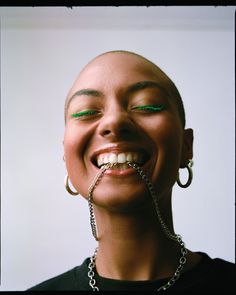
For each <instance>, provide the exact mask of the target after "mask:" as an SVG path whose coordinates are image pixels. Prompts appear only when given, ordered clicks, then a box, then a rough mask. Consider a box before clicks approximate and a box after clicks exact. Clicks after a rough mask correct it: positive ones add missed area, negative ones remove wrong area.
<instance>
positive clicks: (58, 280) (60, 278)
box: [27, 259, 88, 291]
mask: <svg viewBox="0 0 236 295" xmlns="http://www.w3.org/2000/svg"><path fill="white" fill-rule="evenodd" d="M87 260H88V259H86V260H85V261H84V262H83V263H82V264H81V265H80V266H76V267H74V268H72V269H70V270H68V271H66V272H64V273H62V274H59V275H57V276H55V277H52V278H50V279H48V280H46V281H43V282H41V283H39V284H37V285H35V286H33V287H31V288H30V289H28V290H27V291H59V290H61V291H73V290H85V289H86V288H87V286H88V283H87V280H88V278H87V272H86V269H87Z"/></svg>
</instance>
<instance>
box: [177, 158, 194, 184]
mask: <svg viewBox="0 0 236 295" xmlns="http://www.w3.org/2000/svg"><path fill="white" fill-rule="evenodd" d="M192 167H193V160H189V161H188V164H187V166H186V168H187V169H188V180H187V182H186V183H185V184H182V183H181V182H180V180H179V172H178V176H177V183H178V185H179V186H180V187H182V188H186V187H188V186H190V184H191V183H192V180H193V170H192Z"/></svg>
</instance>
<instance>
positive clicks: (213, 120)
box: [0, 6, 235, 290]
mask: <svg viewBox="0 0 236 295" xmlns="http://www.w3.org/2000/svg"><path fill="white" fill-rule="evenodd" d="M234 11H235V7H181V6H180V7H149V8H147V7H77V8H73V9H69V8H66V7H51V8H50V7H47V8H30V7H28V8H26V7H25V8H23V7H21V8H10V7H9V8H4V7H1V8H0V14H1V99H2V102H1V116H2V118H1V119H2V120H1V131H2V135H1V136H2V151H1V173H2V177H1V194H2V195H1V215H2V216H1V287H0V290H25V289H27V288H29V287H31V286H33V285H34V284H36V283H39V282H41V281H43V280H45V279H48V278H50V277H52V276H55V275H57V274H60V273H62V272H64V271H66V270H68V269H70V268H72V267H74V266H76V265H78V264H80V263H81V262H82V261H83V260H84V258H85V257H87V256H88V255H91V253H92V252H93V250H94V247H95V246H96V243H95V241H94V240H93V238H92V235H91V230H90V226H89V218H88V206H87V203H86V202H85V200H83V199H79V198H76V197H74V198H73V197H71V196H69V195H68V194H67V193H66V191H65V189H64V184H63V182H64V175H65V172H66V171H65V166H64V162H63V160H62V158H63V145H62V140H63V131H64V130H63V129H64V121H63V120H64V118H63V107H64V99H65V96H66V94H67V91H68V89H69V88H70V86H71V85H72V82H73V81H74V79H75V77H76V76H77V74H78V72H79V71H80V69H81V68H82V66H84V65H85V64H86V63H87V62H88V61H89V60H90V59H91V58H93V57H95V56H96V55H98V54H100V53H102V52H105V51H108V50H114V49H124V50H131V51H135V52H137V53H139V54H142V55H144V56H145V57H147V58H149V59H151V60H152V61H153V62H155V63H157V65H159V66H160V67H161V68H162V69H163V70H164V71H165V72H166V73H167V74H168V75H169V76H170V77H171V78H172V79H173V81H174V82H175V84H176V85H177V87H178V89H179V91H180V93H181V95H182V97H183V100H184V102H185V108H186V113H187V127H191V128H193V129H194V132H195V141H194V162H195V166H194V171H193V172H194V181H193V183H192V185H191V187H189V188H188V189H185V190H184V189H180V188H178V187H177V186H176V187H175V188H174V192H173V212H174V221H175V230H176V232H177V233H180V234H181V235H182V237H183V240H184V241H185V242H186V246H187V247H188V248H189V249H191V250H193V251H204V252H207V253H208V254H209V255H210V256H211V257H221V258H224V259H226V260H229V261H234V247H235V244H234V242H235V235H234V224H235V221H234V218H235V212H234V202H235V196H234V193H235V190H234V186H235V183H234V180H235V178H234V177H235V170H234V168H235V167H234V164H235V130H234V123H235V119H234V116H235V97H234V94H235V89H234V87H235V85H234V84H235V80H234V78H235V77H234V74H235V72H234V65H235V61H234V53H235V49H234Z"/></svg>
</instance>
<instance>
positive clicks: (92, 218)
mask: <svg viewBox="0 0 236 295" xmlns="http://www.w3.org/2000/svg"><path fill="white" fill-rule="evenodd" d="M127 164H128V165H129V166H130V167H132V168H133V169H135V170H136V171H137V172H138V174H139V175H140V176H141V178H142V179H143V180H144V181H145V183H146V185H147V188H148V190H149V192H150V194H151V197H152V199H153V202H154V205H155V209H156V213H157V217H158V219H159V222H160V224H161V226H162V229H163V231H164V233H165V234H166V236H167V237H168V238H169V239H171V240H174V241H177V242H178V243H179V244H180V247H181V256H180V259H179V265H178V267H177V268H176V270H175V272H174V274H173V276H172V277H171V278H170V279H169V281H168V282H167V283H166V284H164V285H163V286H161V287H159V288H158V289H157V291H165V290H166V289H168V288H170V287H171V286H172V285H173V284H174V283H175V282H176V281H177V280H178V279H179V277H180V275H181V273H182V271H183V269H184V265H185V264H186V256H187V249H186V248H185V244H184V242H183V241H182V238H181V236H180V235H177V234H173V233H171V231H170V230H169V229H168V227H167V225H166V224H165V222H164V220H163V218H162V216H161V213H160V210H159V206H158V202H157V197H156V194H155V191H154V189H153V185H152V183H151V182H150V180H149V179H148V177H147V176H146V175H145V174H144V172H143V170H142V169H141V168H140V167H139V166H138V165H137V164H134V163H131V162H127ZM114 165H116V164H106V165H104V166H102V168H101V169H100V171H99V173H98V174H97V175H96V176H95V178H94V181H93V183H92V185H91V186H90V187H89V193H88V204H89V211H90V225H91V228H92V233H93V236H94V238H95V239H96V240H98V238H97V229H96V221H95V216H94V212H93V205H92V193H93V191H94V189H95V187H96V186H97V185H98V183H99V181H100V180H101V178H102V177H103V175H104V173H105V171H106V170H107V169H109V168H111V167H113V166H114ZM97 251H98V248H96V249H95V251H94V254H93V256H92V257H90V262H89V265H88V277H89V286H90V287H91V288H92V290H93V291H99V288H98V286H96V280H95V278H94V276H95V273H94V269H95V267H96V263H95V262H96V256H97Z"/></svg>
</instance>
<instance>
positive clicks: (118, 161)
mask: <svg viewBox="0 0 236 295" xmlns="http://www.w3.org/2000/svg"><path fill="white" fill-rule="evenodd" d="M148 159H149V157H148V156H147V154H145V153H140V152H122V153H114V152H112V153H103V154H100V155H98V156H97V158H96V159H94V160H93V161H92V162H93V164H94V165H95V166H96V167H97V168H102V167H103V166H104V165H107V164H109V165H110V167H109V169H112V170H116V169H119V170H125V169H128V168H130V166H129V165H128V163H134V164H137V165H139V166H143V165H144V164H145V163H146V162H147V161H148Z"/></svg>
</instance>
